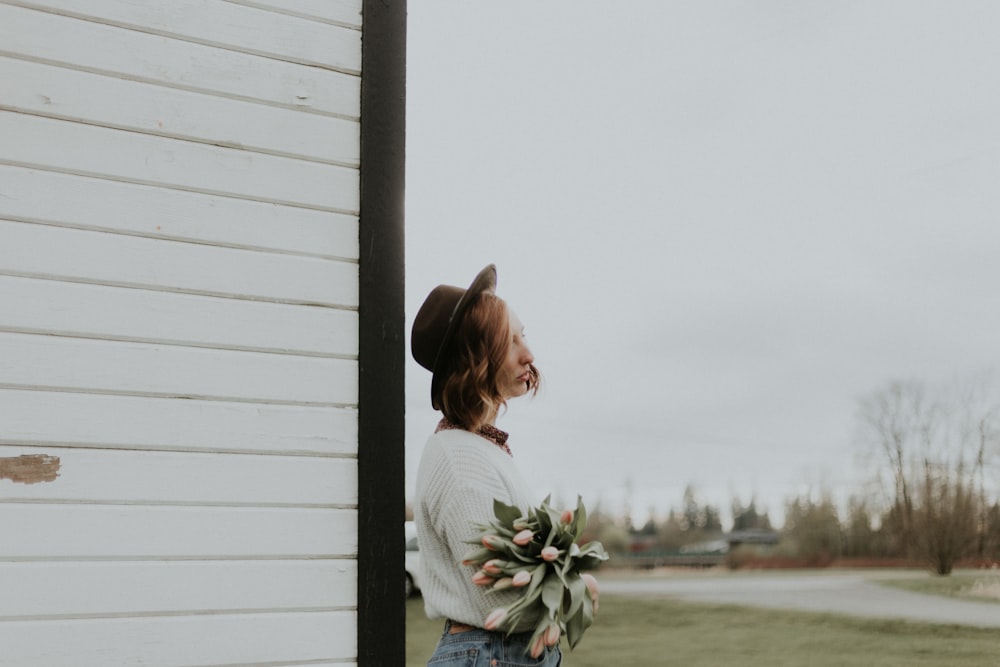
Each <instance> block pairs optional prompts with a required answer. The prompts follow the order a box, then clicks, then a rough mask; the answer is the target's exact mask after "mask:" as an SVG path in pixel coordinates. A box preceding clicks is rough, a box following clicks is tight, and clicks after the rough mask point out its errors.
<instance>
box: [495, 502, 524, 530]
mask: <svg viewBox="0 0 1000 667" xmlns="http://www.w3.org/2000/svg"><path fill="white" fill-rule="evenodd" d="M493 514H494V515H495V516H496V518H497V521H499V522H500V524H501V525H502V526H503V527H504V528H507V527H508V526H513V525H514V522H515V521H517V520H518V519H520V518H521V515H522V512H521V508H519V507H516V506H514V505H508V504H506V503H502V502H500V501H499V500H494V501H493ZM512 534H513V533H512Z"/></svg>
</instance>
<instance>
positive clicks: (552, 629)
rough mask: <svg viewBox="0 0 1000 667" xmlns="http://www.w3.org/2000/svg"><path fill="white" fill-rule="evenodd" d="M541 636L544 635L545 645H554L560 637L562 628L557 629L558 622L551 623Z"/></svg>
mask: <svg viewBox="0 0 1000 667" xmlns="http://www.w3.org/2000/svg"><path fill="white" fill-rule="evenodd" d="M542 636H543V637H545V645H546V646H555V645H556V644H558V643H559V638H560V637H562V630H560V629H559V624H558V623H552V624H551V625H549V627H548V629H547V630H546V631H545V634H544V635H542Z"/></svg>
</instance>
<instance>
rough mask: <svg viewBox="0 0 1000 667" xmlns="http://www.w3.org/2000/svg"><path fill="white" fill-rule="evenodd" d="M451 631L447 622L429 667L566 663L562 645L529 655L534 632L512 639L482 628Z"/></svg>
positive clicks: (555, 665) (518, 666)
mask: <svg viewBox="0 0 1000 667" xmlns="http://www.w3.org/2000/svg"><path fill="white" fill-rule="evenodd" d="M449 628H450V624H449V623H446V624H445V628H444V634H443V635H441V640H440V641H439V642H438V645H437V648H436V649H435V650H434V655H432V656H431V659H430V660H429V661H428V662H427V667H537V666H538V665H542V666H543V667H559V665H560V664H561V663H562V651H560V650H559V647H558V646H556V647H555V648H550V649H546V650H545V652H544V653H542V654H541V655H540V656H538V657H537V658H532V657H531V655H530V654H529V653H528V651H529V650H530V648H531V647H530V646H529V642H530V641H531V633H530V632H525V633H521V634H514V635H510V636H509V637H508V636H507V635H506V633H503V632H489V631H488V630H481V629H479V628H476V629H474V630H469V631H467V632H459V633H457V634H449V632H448V629H449Z"/></svg>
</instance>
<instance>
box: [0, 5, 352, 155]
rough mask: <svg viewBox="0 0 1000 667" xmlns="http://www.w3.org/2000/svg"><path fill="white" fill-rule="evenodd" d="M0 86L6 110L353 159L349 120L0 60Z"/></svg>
mask: <svg viewBox="0 0 1000 667" xmlns="http://www.w3.org/2000/svg"><path fill="white" fill-rule="evenodd" d="M87 6H88V7H89V6H90V5H89V4H88V5H87ZM167 6H169V7H171V8H172V7H173V5H167ZM0 81H6V82H8V83H9V87H7V88H5V90H4V97H3V102H2V104H3V107H4V108H7V109H11V110H16V111H23V112H27V113H33V114H39V115H43V116H50V117H53V118H60V119H68V120H80V121H84V122H87V123H91V124H94V125H102V126H106V127H113V128H119V129H127V130H134V131H137V132H145V133H148V134H155V135H158V136H165V137H172V138H176V139H187V140H193V141H200V142H204V143H211V144H214V145H217V146H229V147H234V148H243V149H246V150H250V151H261V152H267V153H272V154H277V155H286V156H289V157H300V158H305V159H309V160H318V161H323V162H328V163H333V164H340V165H344V166H350V167H357V165H358V163H359V159H360V150H361V149H360V130H359V126H358V122H357V121H352V120H345V119H342V118H335V117H332V116H322V115H319V114H314V113H303V112H302V111H299V110H296V109H287V108H282V107H275V106H269V105H264V104H259V103H256V102H247V101H243V100H234V99H230V98H225V97H216V96H212V95H205V94H202V93H194V92H190V91H187V90H178V89H176V88H164V87H163V86H157V85H153V84H148V83H140V82H136V81H126V80H124V79H120V78H117V77H113V76H103V75H99V74H91V73H89V72H81V71H78V70H70V69H66V68H65V67H59V66H56V65H46V64H42V63H36V62H31V61H27V60H17V59H14V58H4V57H0Z"/></svg>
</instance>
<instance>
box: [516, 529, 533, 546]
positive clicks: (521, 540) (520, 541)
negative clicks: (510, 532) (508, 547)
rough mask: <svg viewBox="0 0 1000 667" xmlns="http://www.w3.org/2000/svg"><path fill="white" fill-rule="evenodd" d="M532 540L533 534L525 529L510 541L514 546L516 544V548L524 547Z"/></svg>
mask: <svg viewBox="0 0 1000 667" xmlns="http://www.w3.org/2000/svg"><path fill="white" fill-rule="evenodd" d="M533 539H535V534H534V533H533V532H531V531H530V530H528V529H527V528H525V529H524V530H522V531H521V532H520V533H518V534H517V535H515V536H514V539H513V540H511V541H512V542H514V544H516V545H517V546H519V547H523V546H524V545H526V544H528V543H530V542H531V540H533Z"/></svg>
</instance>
